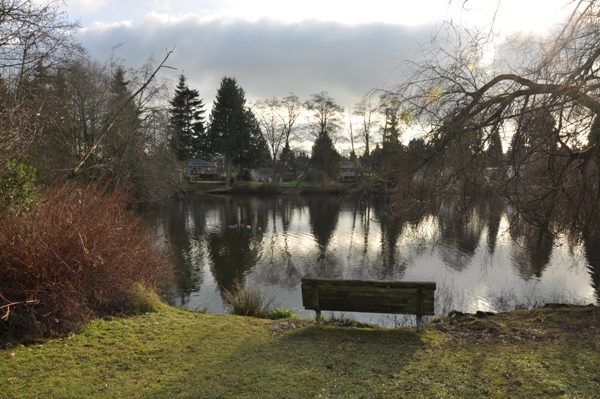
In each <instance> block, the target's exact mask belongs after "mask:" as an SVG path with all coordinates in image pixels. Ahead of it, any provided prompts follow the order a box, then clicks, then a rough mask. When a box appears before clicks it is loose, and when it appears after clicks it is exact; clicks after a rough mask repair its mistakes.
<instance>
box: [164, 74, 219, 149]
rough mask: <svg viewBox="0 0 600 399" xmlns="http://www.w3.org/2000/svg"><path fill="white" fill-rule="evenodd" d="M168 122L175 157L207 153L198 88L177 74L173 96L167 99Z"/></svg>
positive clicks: (202, 111)
mask: <svg viewBox="0 0 600 399" xmlns="http://www.w3.org/2000/svg"><path fill="white" fill-rule="evenodd" d="M169 103H170V104H171V107H170V108H169V117H170V124H171V129H172V136H171V147H172V148H173V151H174V152H175V154H176V155H177V159H179V160H180V161H185V160H187V159H189V158H196V157H203V158H205V157H207V156H208V155H209V154H210V153H209V149H208V142H207V140H206V129H205V127H204V116H202V114H203V113H204V104H203V103H202V99H201V98H200V94H199V93H198V90H192V89H190V88H189V87H188V86H187V84H186V78H185V76H184V75H183V74H182V75H180V76H179V83H178V84H177V87H176V88H175V96H174V97H173V99H172V100H171V101H169Z"/></svg>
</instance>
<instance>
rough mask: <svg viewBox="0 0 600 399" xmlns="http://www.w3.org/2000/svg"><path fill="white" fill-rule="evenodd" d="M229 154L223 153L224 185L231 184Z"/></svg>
mask: <svg viewBox="0 0 600 399" xmlns="http://www.w3.org/2000/svg"><path fill="white" fill-rule="evenodd" d="M231 158H232V157H231V155H230V154H225V185H226V186H227V187H229V186H231Z"/></svg>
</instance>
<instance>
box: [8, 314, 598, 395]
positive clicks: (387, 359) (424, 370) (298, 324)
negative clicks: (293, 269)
mask: <svg viewBox="0 0 600 399" xmlns="http://www.w3.org/2000/svg"><path fill="white" fill-rule="evenodd" d="M436 323H437V324H436ZM436 323H432V324H430V325H428V326H427V327H426V328H425V330H424V331H422V332H421V333H416V332H415V331H414V329H404V328H400V329H394V330H386V329H380V328H343V327H336V326H326V327H325V328H323V329H321V330H318V329H317V328H316V327H315V326H314V324H313V322H312V321H307V320H294V319H288V320H279V321H273V320H261V319H255V318H249V317H239V316H231V315H211V314H202V313H193V312H188V311H183V310H178V309H174V308H170V307H168V306H166V305H165V306H161V309H160V310H159V311H158V312H155V313H149V314H145V315H141V316H135V317H127V318H115V319H113V320H96V321H94V322H92V323H90V324H89V325H87V327H86V328H85V329H84V331H82V332H81V333H79V334H76V335H72V336H70V337H68V338H63V339H51V340H48V341H45V342H43V343H42V342H41V343H36V344H29V345H25V346H23V345H14V346H13V345H7V346H6V348H3V349H0V392H1V393H2V394H1V395H0V396H2V397H3V398H34V397H38V398H83V397H94V398H313V397H314V398H388V397H389V398H403V397H405V398H437V397H439V398H442V397H443V398H480V397H491V398H506V397H513V398H528V397H558V398H593V397H599V396H600V310H599V308H598V307H592V306H588V307H575V306H568V307H558V308H541V309H536V310H533V311H516V312H510V313H501V314H497V315H494V316H486V315H484V314H481V315H480V317H475V316H473V315H462V314H456V315H454V316H453V317H444V318H442V319H441V320H438V321H437V322H436ZM434 325H435V327H436V328H437V329H436V328H434V327H433V326H434ZM438 329H439V330H444V331H438Z"/></svg>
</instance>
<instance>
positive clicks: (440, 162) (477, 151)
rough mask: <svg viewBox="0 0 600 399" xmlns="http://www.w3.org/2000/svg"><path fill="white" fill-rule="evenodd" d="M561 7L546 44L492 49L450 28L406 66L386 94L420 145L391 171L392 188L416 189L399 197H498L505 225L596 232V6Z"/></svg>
mask: <svg viewBox="0 0 600 399" xmlns="http://www.w3.org/2000/svg"><path fill="white" fill-rule="evenodd" d="M568 3H570V4H571V5H572V6H573V7H574V11H573V13H572V14H571V16H570V18H569V19H568V20H567V21H566V22H565V23H564V25H563V26H562V27H561V28H560V29H557V30H555V31H554V32H553V33H552V34H551V35H550V36H549V37H528V38H527V39H526V40H525V39H522V38H511V40H508V41H505V42H503V44H498V43H495V42H491V41H490V40H492V39H493V37H492V36H493V35H490V32H489V31H481V32H477V31H474V30H468V29H465V28H462V27H456V26H454V25H452V24H451V23H450V24H448V25H446V26H445V27H446V28H447V29H445V30H441V31H442V32H444V35H440V36H439V37H438V38H436V40H435V41H433V47H431V48H430V49H429V50H428V53H427V54H425V57H424V58H423V61H421V62H416V63H412V64H411V65H410V66H411V67H412V68H413V71H414V74H412V75H409V76H408V77H407V79H406V80H405V81H401V82H399V83H398V84H397V86H396V87H394V88H393V89H391V90H389V91H388V92H387V93H386V95H387V96H392V97H393V98H395V99H396V101H398V102H400V103H401V104H403V106H404V107H407V109H409V110H410V112H411V116H412V117H413V119H412V123H413V124H414V125H415V126H416V125H418V128H419V129H421V130H422V131H423V132H425V133H424V136H423V138H424V142H425V144H426V146H427V151H426V154H427V155H426V156H424V157H421V158H420V159H419V162H418V164H417V165H414V164H413V165H411V164H408V165H406V168H404V169H403V170H401V171H399V172H398V175H397V176H398V178H397V186H398V187H409V186H410V187H413V190H414V192H415V193H418V195H411V196H407V195H404V194H406V193H405V192H404V191H403V190H399V192H400V193H401V194H399V197H400V198H401V200H410V201H412V202H414V201H415V200H416V201H418V202H419V203H420V204H421V205H422V204H426V203H429V204H432V205H433V204H434V203H435V202H439V201H436V199H439V198H460V199H462V200H463V201H471V200H472V199H473V198H477V197H478V196H480V195H481V194H484V193H488V194H489V193H491V194H492V195H494V194H501V195H503V196H504V197H505V198H506V199H508V201H510V202H511V203H512V205H513V206H514V209H515V210H516V213H515V217H514V219H513V222H515V223H516V222H524V223H526V224H529V225H532V226H535V227H537V228H539V229H542V230H544V231H545V232H547V233H550V234H557V233H559V232H561V231H564V230H566V229H568V230H570V231H571V232H575V233H583V234H586V233H592V232H595V231H596V230H597V229H598V226H600V223H599V221H600V147H599V145H598V139H597V138H598V137H599V135H600V90H599V87H600V86H599V85H598V83H599V78H598V72H599V71H600V69H599V65H600V50H599V49H600V18H599V17H598V15H600V2H598V1H596V0H580V1H577V2H568ZM517 39H518V40H517ZM490 48H492V50H493V51H495V53H496V54H498V55H499V57H496V58H495V60H494V61H493V62H492V61H491V60H490V57H489V51H490ZM415 126H414V127H415ZM502 142H504V147H508V152H506V155H507V156H506V157H504V155H505V154H503V153H502V152H499V151H498V145H499V143H500V144H501V143H502ZM492 153H494V154H496V155H492ZM490 157H492V158H496V160H497V161H498V162H497V164H498V165H502V166H501V167H492V166H491V165H492V164H493V163H491V162H490ZM416 187H418V189H415V188H416ZM405 205H408V204H405ZM405 209H406V207H405Z"/></svg>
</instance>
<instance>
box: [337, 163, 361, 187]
mask: <svg viewBox="0 0 600 399" xmlns="http://www.w3.org/2000/svg"><path fill="white" fill-rule="evenodd" d="M360 176H361V173H360V170H358V167H357V166H356V163H355V162H352V161H341V162H340V180H341V181H342V182H352V181H355V180H356V179H358V178H359V177H360Z"/></svg>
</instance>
